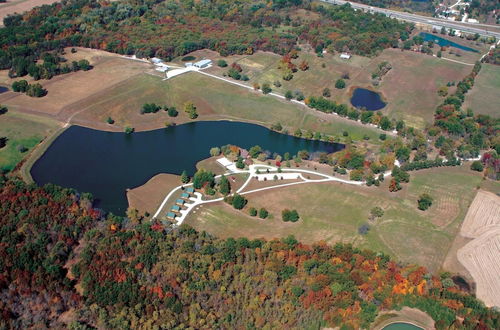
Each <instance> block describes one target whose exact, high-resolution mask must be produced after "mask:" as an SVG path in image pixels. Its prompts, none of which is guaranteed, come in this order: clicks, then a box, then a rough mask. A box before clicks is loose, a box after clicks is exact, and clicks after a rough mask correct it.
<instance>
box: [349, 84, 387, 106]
mask: <svg viewBox="0 0 500 330" xmlns="http://www.w3.org/2000/svg"><path fill="white" fill-rule="evenodd" d="M351 104H352V105H353V106H354V107H356V108H365V109H366V110H369V111H375V110H380V109H382V108H383V107H385V106H386V103H384V101H382V98H381V97H380V94H379V93H376V92H374V91H371V90H369V89H365V88H356V89H355V90H354V93H353V94H352V97H351Z"/></svg>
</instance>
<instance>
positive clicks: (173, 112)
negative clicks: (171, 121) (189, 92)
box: [167, 107, 179, 117]
mask: <svg viewBox="0 0 500 330" xmlns="http://www.w3.org/2000/svg"><path fill="white" fill-rule="evenodd" d="M167 113H168V115H169V117H177V115H178V114H179V111H177V109H176V108H175V107H169V108H167Z"/></svg>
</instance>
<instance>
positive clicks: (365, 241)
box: [187, 166, 481, 270]
mask: <svg viewBox="0 0 500 330" xmlns="http://www.w3.org/2000/svg"><path fill="white" fill-rule="evenodd" d="M411 177H412V178H411V181H410V183H409V184H408V185H406V186H405V187H404V188H403V190H402V191H400V192H398V193H390V192H389V191H388V189H387V184H388V182H387V181H388V180H386V181H385V183H384V185H383V186H381V187H380V188H374V187H357V186H350V185H346V184H340V183H321V184H303V185H299V186H296V187H294V186H291V187H284V188H277V189H274V190H269V191H265V192H259V193H256V194H250V195H247V196H246V197H247V198H248V200H249V202H248V205H247V207H246V208H245V209H244V210H243V211H236V210H234V209H232V208H231V207H230V206H229V205H226V204H224V203H219V204H217V205H214V204H212V205H206V206H203V207H202V208H201V209H200V211H199V212H197V214H191V215H190V216H189V217H188V219H187V223H188V224H190V225H192V226H194V227H195V228H197V229H198V230H206V231H208V232H211V233H214V234H217V235H219V236H222V237H229V236H233V237H240V236H246V237H263V238H268V239H271V238H275V237H284V236H287V235H290V234H293V235H295V236H296V237H297V238H298V239H300V240H302V241H305V242H309V243H311V242H315V241H318V240H323V241H326V242H327V243H333V242H337V241H343V242H349V243H353V244H355V245H356V246H359V247H362V248H369V249H372V250H376V251H383V252H386V253H389V254H391V255H393V256H395V257H396V258H397V259H399V260H401V261H405V262H416V263H420V264H423V265H425V266H427V267H429V268H430V269H431V270H438V269H439V268H440V266H441V264H442V262H443V259H444V257H445V256H446V253H447V251H448V249H449V247H450V245H451V243H452V241H453V240H454V238H455V235H456V233H457V232H458V229H459V226H460V223H461V221H462V220H463V218H464V216H465V213H466V211H467V207H468V205H469V204H470V203H471V202H472V199H473V197H474V194H475V188H476V186H477V185H478V184H479V183H480V182H481V177H480V176H479V175H477V174H475V173H472V172H471V171H470V170H468V168H466V166H464V167H460V168H439V169H429V170H423V171H419V172H412V174H411ZM424 192H427V193H429V194H430V195H431V196H432V197H434V204H433V205H432V207H431V208H430V209H429V210H427V211H425V212H424V211H420V210H418V209H417V199H418V196H419V195H420V194H422V193H424ZM375 206H379V207H381V208H383V209H384V213H385V214H384V215H383V216H382V217H381V218H379V219H376V220H374V221H372V220H368V218H369V215H370V210H371V208H373V207H375ZM248 207H255V208H260V207H265V208H266V209H267V210H269V212H270V214H271V217H270V218H269V219H266V220H261V219H259V218H253V217H250V216H249V215H248ZM285 208H289V209H296V210H297V211H298V213H299V214H300V216H301V220H299V222H297V223H286V222H283V221H282V220H281V211H282V210H283V209H285ZM443 208H446V209H447V210H449V211H450V212H449V214H444V212H443V211H442V210H443ZM442 217H445V219H442ZM365 223H367V224H369V225H370V227H371V229H370V231H369V232H368V234H367V235H361V234H359V233H358V228H359V227H360V226H361V225H362V224H365Z"/></svg>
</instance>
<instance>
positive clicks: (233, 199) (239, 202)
mask: <svg viewBox="0 0 500 330" xmlns="http://www.w3.org/2000/svg"><path fill="white" fill-rule="evenodd" d="M224 201H225V202H226V203H228V204H229V205H232V206H233V207H234V208H235V209H236V210H241V209H243V208H244V207H245V205H247V203H248V200H247V199H246V198H245V197H243V196H241V195H240V194H234V195H231V196H226V197H224Z"/></svg>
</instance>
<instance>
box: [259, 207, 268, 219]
mask: <svg viewBox="0 0 500 330" xmlns="http://www.w3.org/2000/svg"><path fill="white" fill-rule="evenodd" d="M268 215H269V212H268V211H267V210H266V209H265V208H263V207H262V208H261V209H260V210H259V218H261V219H265V218H267V217H268Z"/></svg>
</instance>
